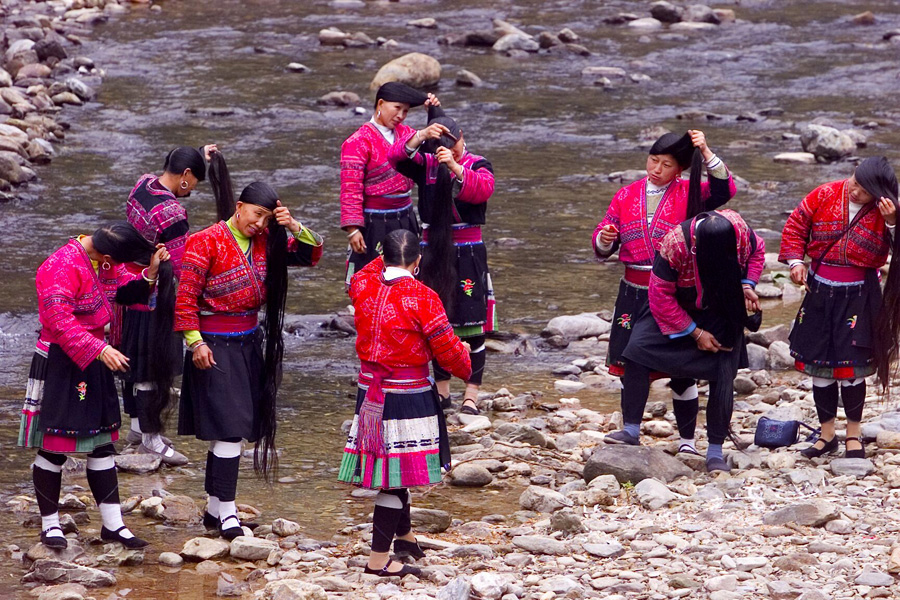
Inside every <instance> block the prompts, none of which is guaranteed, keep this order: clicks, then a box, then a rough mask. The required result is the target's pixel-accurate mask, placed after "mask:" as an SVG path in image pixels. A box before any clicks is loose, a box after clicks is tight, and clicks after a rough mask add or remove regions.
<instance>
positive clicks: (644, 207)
mask: <svg viewBox="0 0 900 600" xmlns="http://www.w3.org/2000/svg"><path fill="white" fill-rule="evenodd" d="M704 164H705V166H706V171H707V174H708V176H709V178H708V179H709V180H708V182H702V183H701V181H700V178H701V170H702V167H703V165H704ZM687 168H690V170H691V174H690V179H687V180H685V179H682V178H681V176H680V175H681V172H682V171H683V170H684V169H687ZM734 194H735V186H734V180H733V178H732V177H731V173H730V172H729V171H728V168H727V167H726V166H725V163H723V162H722V160H721V159H720V158H718V157H717V156H716V155H715V154H713V151H712V150H711V149H710V148H709V145H708V144H707V143H706V136H705V135H704V134H703V132H702V131H699V130H691V131H689V132H687V133H686V134H685V135H682V136H679V135H678V134H675V133H667V134H665V135H663V136H662V137H660V138H659V139H658V140H657V141H656V143H654V144H653V146H652V147H651V148H650V154H649V156H648V157H647V176H646V177H645V178H643V179H640V180H638V181H635V182H634V183H632V184H630V185H627V186H625V187H623V188H622V189H620V190H619V191H618V192H617V193H616V195H615V196H614V197H613V199H612V202H611V203H610V205H609V208H608V209H607V211H606V216H605V217H604V218H603V220H602V221H601V222H600V223H599V224H598V225H597V228H596V230H594V236H593V238H592V241H593V243H592V246H593V248H594V252H595V253H596V255H597V257H598V258H599V259H600V260H606V259H608V258H609V257H610V256H611V255H612V254H613V253H615V252H616V251H618V253H619V262H622V263H624V264H625V274H624V276H623V277H622V281H621V282H620V283H619V295H618V297H617V298H616V307H615V313H614V316H613V327H612V331H611V332H610V340H609V350H608V352H607V356H606V365H607V366H608V367H609V372H610V373H612V374H613V375H617V376H619V377H621V376H622V374H623V373H624V361H623V360H622V352H623V351H624V350H625V347H626V346H627V345H628V340H629V338H630V337H631V332H632V328H633V327H634V322H635V318H636V317H637V314H638V313H639V312H640V311H641V309H642V308H643V307H644V306H646V304H647V289H648V286H649V284H650V269H651V265H652V264H653V257H654V255H655V254H656V251H657V249H658V248H659V244H660V242H661V241H662V239H663V236H665V235H666V233H668V232H669V231H670V230H671V229H672V228H673V227H675V226H677V225H678V224H679V223H681V222H682V221H684V220H685V219H689V218H692V217H693V216H694V215H696V214H697V213H699V212H701V211H703V210H714V209H716V208H718V207H720V206H722V205H723V204H725V203H726V202H728V200H730V199H731V198H732V197H733V196H734ZM659 376H661V374H658V373H657V374H654V377H659ZM669 387H670V388H672V405H673V408H674V410H675V419H676V421H677V424H678V431H679V433H680V435H681V443H680V445H679V452H689V453H691V454H696V452H697V451H696V448H695V447H694V430H695V427H696V423H697V412H698V407H699V404H698V400H697V386H696V384H695V383H694V381H692V380H690V379H681V378H673V379H672V380H671V381H670V382H669ZM619 437H620V436H619V435H617V434H614V435H612V436H610V437H609V440H610V441H611V442H620V443H632V442H634V441H635V440H633V439H631V438H628V439H626V438H624V437H622V439H618V438H619Z"/></svg>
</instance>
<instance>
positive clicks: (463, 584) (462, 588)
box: [437, 577, 472, 600]
mask: <svg viewBox="0 0 900 600" xmlns="http://www.w3.org/2000/svg"><path fill="white" fill-rule="evenodd" d="M471 593H472V584H470V583H469V580H468V578H466V577H456V578H455V579H452V580H451V581H450V582H449V583H448V584H447V585H445V586H444V587H442V588H441V589H440V590H439V591H438V594H437V600H469V596H470V595H471Z"/></svg>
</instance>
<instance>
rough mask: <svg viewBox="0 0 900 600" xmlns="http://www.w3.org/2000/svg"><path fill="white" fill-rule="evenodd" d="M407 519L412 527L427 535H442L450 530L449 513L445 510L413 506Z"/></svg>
mask: <svg viewBox="0 0 900 600" xmlns="http://www.w3.org/2000/svg"><path fill="white" fill-rule="evenodd" d="M409 517H410V520H411V521H412V525H413V527H415V528H416V529H420V530H422V531H425V532H427V533H443V532H444V531H447V529H449V528H450V523H451V518H450V513H448V512H447V511H445V510H437V509H433V508H418V507H416V506H413V507H411V508H410V510H409Z"/></svg>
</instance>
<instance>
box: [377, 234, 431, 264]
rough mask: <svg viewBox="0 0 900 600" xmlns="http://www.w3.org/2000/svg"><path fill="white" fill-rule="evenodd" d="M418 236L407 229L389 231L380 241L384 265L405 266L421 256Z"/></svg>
mask: <svg viewBox="0 0 900 600" xmlns="http://www.w3.org/2000/svg"><path fill="white" fill-rule="evenodd" d="M421 254H422V250H421V248H420V246H419V238H418V237H417V236H416V234H414V233H413V232H412V231H409V230H408V229H396V230H394V231H392V232H390V233H389V234H388V235H387V237H386V238H384V241H383V242H382V243H381V256H382V257H383V258H384V265H385V266H386V267H406V266H408V265H411V264H413V263H414V262H416V259H417V258H419V256H421Z"/></svg>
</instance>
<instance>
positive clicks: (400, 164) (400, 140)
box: [388, 129, 427, 185]
mask: <svg viewBox="0 0 900 600" xmlns="http://www.w3.org/2000/svg"><path fill="white" fill-rule="evenodd" d="M415 134H416V131H415V130H414V129H410V130H409V131H408V132H406V133H405V134H401V133H400V132H397V133H396V134H395V135H394V143H393V144H392V145H391V149H390V150H388V162H390V163H391V166H392V167H394V169H396V171H397V172H398V173H400V174H401V175H404V176H406V177H409V178H410V179H412V180H413V181H415V182H416V183H417V184H420V183H419V182H420V181H422V180H423V176H424V174H425V167H426V164H427V163H426V162H425V156H424V155H423V154H422V153H421V152H415V153H413V155H412V156H410V155H409V154H407V153H406V142H408V141H409V138H411V137H412V136H414V135H415ZM420 185H421V184H420Z"/></svg>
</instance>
